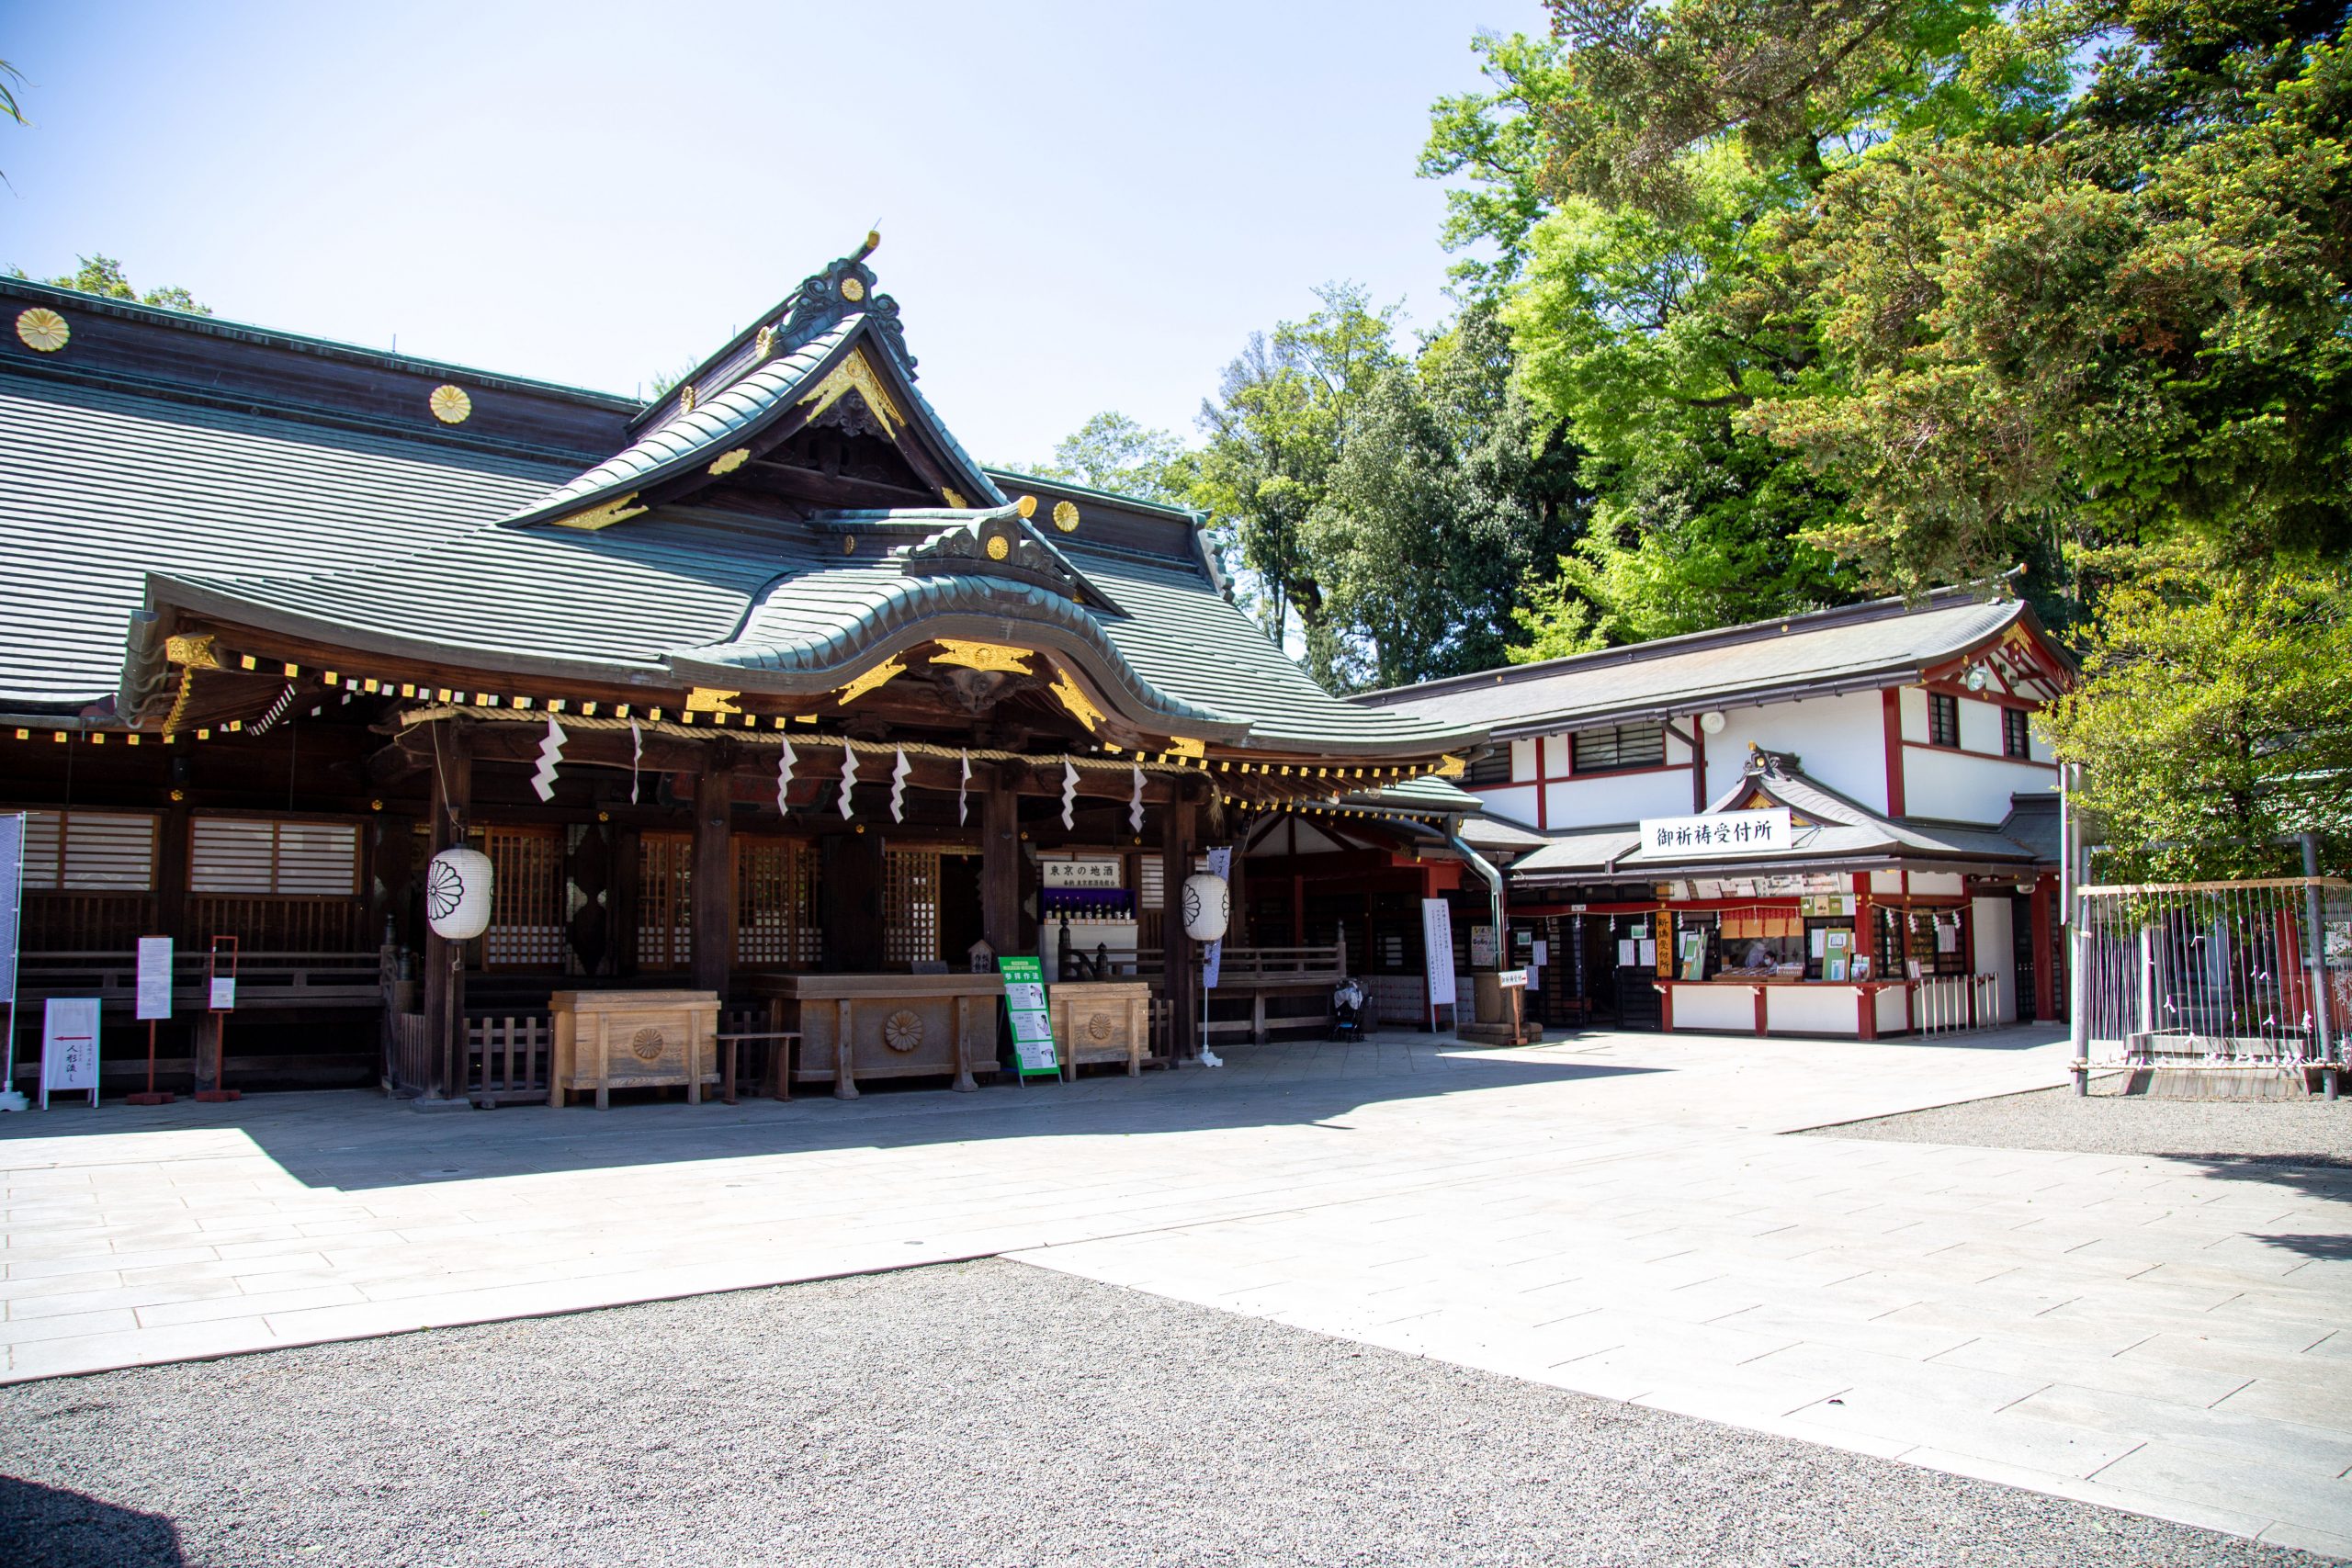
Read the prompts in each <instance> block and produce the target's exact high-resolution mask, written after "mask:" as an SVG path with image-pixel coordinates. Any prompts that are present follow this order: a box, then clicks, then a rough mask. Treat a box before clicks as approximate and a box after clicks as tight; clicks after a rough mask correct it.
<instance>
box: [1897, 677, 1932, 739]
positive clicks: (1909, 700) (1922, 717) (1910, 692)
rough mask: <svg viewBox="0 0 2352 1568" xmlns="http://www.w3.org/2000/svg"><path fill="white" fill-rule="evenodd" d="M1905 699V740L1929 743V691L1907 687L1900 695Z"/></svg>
mask: <svg viewBox="0 0 2352 1568" xmlns="http://www.w3.org/2000/svg"><path fill="white" fill-rule="evenodd" d="M1898 695H1900V696H1901V697H1902V699H1903V739H1905V740H1917V742H1919V743H1920V744H1921V745H1922V746H1924V745H1926V744H1927V743H1928V689H1927V688H1926V687H1925V686H1905V687H1904V688H1903V690H1902V691H1901V692H1900V693H1899V694H1898Z"/></svg>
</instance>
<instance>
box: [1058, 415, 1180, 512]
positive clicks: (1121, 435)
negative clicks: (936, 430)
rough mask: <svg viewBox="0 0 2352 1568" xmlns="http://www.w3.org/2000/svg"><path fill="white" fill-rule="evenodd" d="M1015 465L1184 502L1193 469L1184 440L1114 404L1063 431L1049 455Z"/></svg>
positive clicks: (1077, 481) (1096, 485)
mask: <svg viewBox="0 0 2352 1568" xmlns="http://www.w3.org/2000/svg"><path fill="white" fill-rule="evenodd" d="M1015 466H1016V467H1021V468H1023V471H1024V472H1027V473H1032V474H1035V475H1036V476H1037V477H1038V478H1039V479H1063V480H1066V481H1068V482H1069V483H1070V484H1078V485H1085V486H1086V487H1088V488H1089V489H1091V490H1103V491H1111V492H1113V493H1114V494H1116V495H1131V496H1134V497H1136V499H1137V500H1139V501H1156V502H1160V503H1161V504H1162V505H1166V506H1182V505H1183V504H1184V503H1185V492H1186V491H1187V489H1188V488H1189V486H1190V483H1191V480H1192V469H1193V465H1192V461H1191V457H1190V456H1189V454H1187V453H1186V452H1185V450H1184V444H1183V443H1182V441H1179V440H1178V439H1177V438H1176V437H1175V436H1174V435H1172V434H1170V433H1169V432H1167V431H1165V430H1147V429H1145V428H1144V427H1143V426H1142V425H1140V424H1137V423H1136V422H1135V421H1134V420H1132V419H1129V418H1128V417H1127V416H1126V415H1125V414H1123V413H1120V412H1118V411H1116V410H1115V409H1112V410H1105V411H1104V412H1102V413H1098V414H1096V415H1095V416H1094V417H1093V418H1091V419H1090V420H1088V421H1087V422H1086V423H1084V424H1081V425H1080V426H1079V427H1078V429H1077V430H1075V431H1073V432H1072V433H1071V434H1069V435H1066V436H1064V437H1063V438H1062V440H1061V441H1060V443H1059V444H1057V446H1055V447H1054V457H1053V461H1051V462H1049V463H1032V464H1027V465H1015Z"/></svg>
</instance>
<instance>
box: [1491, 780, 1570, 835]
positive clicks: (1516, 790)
mask: <svg viewBox="0 0 2352 1568" xmlns="http://www.w3.org/2000/svg"><path fill="white" fill-rule="evenodd" d="M1472 793H1474V794H1476V795H1477V796H1478V797H1479V798H1480V799H1481V800H1484V801H1485V802H1486V803H1487V810H1489V811H1491V812H1493V813H1494V814H1495V815H1496V816H1498V817H1500V818H1504V819H1505V820H1507V821H1511V822H1517V823H1520V824H1521V826H1524V827H1529V828H1532V827H1534V826H1535V786H1534V785H1533V784H1511V785H1508V786H1498V787H1492V788H1487V789H1480V790H1476V791H1473V792H1472ZM1553 826H1554V827H1557V826H1559V819H1558V818H1553Z"/></svg>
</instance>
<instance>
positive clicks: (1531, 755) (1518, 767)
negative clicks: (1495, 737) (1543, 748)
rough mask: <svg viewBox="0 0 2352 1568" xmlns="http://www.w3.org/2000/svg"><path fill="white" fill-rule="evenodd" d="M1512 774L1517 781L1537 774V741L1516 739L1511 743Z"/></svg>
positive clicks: (1513, 780)
mask: <svg viewBox="0 0 2352 1568" xmlns="http://www.w3.org/2000/svg"><path fill="white" fill-rule="evenodd" d="M1510 776H1511V779H1512V782H1514V783H1516V782H1518V781H1519V780H1521V779H1532V778H1533V777H1534V776H1535V742H1534V741H1532V740H1514V741H1512V742H1511V743H1510Z"/></svg>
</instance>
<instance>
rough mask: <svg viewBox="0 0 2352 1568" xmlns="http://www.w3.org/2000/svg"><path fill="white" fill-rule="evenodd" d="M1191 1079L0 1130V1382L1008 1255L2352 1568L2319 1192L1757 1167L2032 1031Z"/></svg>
mask: <svg viewBox="0 0 2352 1568" xmlns="http://www.w3.org/2000/svg"><path fill="white" fill-rule="evenodd" d="M1227 1055H1228V1061H1229V1062H1230V1064H1231V1065H1230V1066H1227V1067H1226V1068H1224V1069H1221V1070H1207V1069H1192V1070H1186V1071H1183V1072H1180V1073H1173V1074H1152V1075H1149V1076H1148V1077H1145V1078H1144V1079H1142V1080H1140V1081H1130V1080H1127V1079H1125V1078H1123V1077H1105V1078H1089V1079H1087V1080H1084V1081H1081V1082H1080V1083H1079V1084H1077V1085H1075V1086H1058V1085H1046V1086H1033V1087H1029V1088H1024V1089H1015V1088H1012V1087H998V1088H992V1089H987V1090H984V1091H983V1092H981V1093H979V1094H977V1095H953V1094H946V1093H933V1092H924V1093H885V1092H877V1093H873V1094H869V1095H868V1096H866V1097H865V1099H863V1100H858V1101H855V1102H854V1103H842V1102H836V1101H833V1100H830V1099H820V1100H799V1101H795V1102H794V1103H792V1104H790V1105H778V1104H775V1103H773V1102H768V1101H746V1102H745V1103H744V1104H742V1105H741V1106H738V1107H731V1108H730V1107H725V1106H704V1107H687V1106H684V1105H639V1106H633V1107H625V1108H618V1109H616V1110H614V1111H609V1112H605V1113H603V1114H599V1113H597V1112H595V1111H592V1110H585V1109H571V1110H566V1111H548V1110H544V1109H513V1110H506V1111H496V1112H488V1113H479V1114H458V1115H444V1116H423V1115H419V1114H416V1113H414V1112H413V1111H408V1110H406V1109H404V1108H402V1107H401V1106H399V1105H396V1104H392V1103H389V1102H386V1101H384V1100H379V1099H376V1098H374V1097H372V1096H368V1095H361V1094H303V1095H281V1096H268V1097H255V1098H254V1099H252V1100H245V1101H243V1102H241V1103H239V1104H236V1105H230V1106H219V1107H214V1106H195V1105H191V1104H180V1105H175V1106H169V1107H163V1108H158V1109H153V1110H140V1109H132V1108H129V1107H119V1106H114V1107H107V1108H105V1109H102V1110H101V1111H96V1112H90V1111H81V1110H75V1109H60V1110H56V1111H51V1112H49V1113H48V1114H47V1115H45V1116H32V1115H28V1116H21V1117H13V1118H6V1119H0V1183H5V1188H4V1189H0V1205H4V1206H0V1241H5V1243H6V1246H5V1247H0V1259H5V1263H0V1267H4V1268H5V1271H6V1272H5V1277H4V1278H0V1300H5V1303H6V1317H5V1320H0V1345H5V1348H6V1357H7V1361H6V1369H5V1372H0V1376H5V1377H6V1378H7V1379H10V1380H22V1379H28V1378H36V1377H43V1376H50V1375H55V1374H60V1373H68V1372H75V1371H94V1370H97V1369H101V1368H107V1367H117V1366H124V1365H132V1364H139V1363H143V1362H152V1361H160V1360H173V1359H187V1358H192V1357H203V1356H213V1355H220V1354H224V1353H230V1352H235V1351H243V1350H252V1349H260V1348H271V1347H277V1346H284V1345H290V1344H300V1343H307V1342H314V1341H319V1340H323V1339H335V1338H345V1337H357V1336H364V1335H372V1334H383V1333H391V1332H398V1331H401V1330H405V1329H410V1328H416V1327H422V1326H428V1325H445V1324H454V1323H464V1322H480V1321H487V1320H493V1319H498V1318H504V1317H513V1316H519V1315H526V1314H545V1313H555V1312H566V1311H572V1310H578V1309H582V1308H587V1307H594V1306H603V1305H609V1304H613V1303H620V1302H629V1301H641V1300H649V1299H655V1298H661V1297H669V1296H679V1295H687V1294H693V1293H695V1292H707V1291H718V1290H729V1289H736V1288H740V1287H744V1286H751V1285H759V1284H770V1283H778V1282H783V1281H786V1280H799V1279H809V1278H816V1277H820V1276H825V1275H832V1274H841V1273H846V1272H852V1271H857V1270H864V1269H885V1268H895V1267H900V1266H904V1265H908V1264H914V1263H928V1262H935V1261H940V1260H943V1259H947V1258H967V1257H977V1256H984V1255H990V1254H999V1253H1001V1254H1007V1255H1010V1256H1013V1257H1016V1258H1021V1259H1022V1260H1023V1261H1027V1262H1031V1263H1035V1264H1039V1265H1043V1266H1045V1267H1047V1268H1052V1269H1061V1270H1065V1271H1067V1272H1069V1273H1073V1274H1078V1275H1082V1276H1085V1277H1087V1278H1091V1279H1095V1280H1103V1281H1107V1282H1110V1283H1114V1284H1118V1285H1123V1286H1127V1287H1131V1288H1136V1289H1139V1290H1144V1291H1148V1292H1155V1293H1158V1294H1160V1295H1164V1296H1169V1297H1172V1298H1177V1299H1181V1300H1186V1301H1193V1302H1199V1303H1206V1304H1210V1305H1214V1306H1217V1307H1221V1308H1224V1309H1227V1310H1229V1311H1234V1312H1239V1313H1245V1314H1257V1315H1261V1316H1264V1317H1269V1318H1273V1319H1278V1320H1280V1321H1283V1322H1286V1323H1291V1324H1295V1325H1300V1326H1304V1327H1306V1328H1311V1329H1315V1330H1318V1331H1321V1332H1325V1333H1329V1334H1334V1335H1339V1336H1341V1337H1350V1338H1354V1339H1358V1340H1361V1341H1364V1342H1367V1343H1373V1344H1378V1345H1383V1346H1387V1347H1391V1348H1399V1349H1405V1350H1408V1351H1414V1352H1418V1353H1421V1354H1425V1355H1429V1356H1432V1357H1436V1358H1441V1359H1447V1360H1450V1361H1455V1362H1460V1363H1464V1364H1467V1365H1473V1366H1477V1367H1482V1368H1487V1369H1489V1370H1492V1371H1501V1372H1505V1373H1509V1374H1511V1375H1515V1376H1519V1377H1523V1378H1528V1379H1532V1380H1534V1381H1539V1382H1550V1383H1555V1384H1558V1385H1561V1386H1565V1387H1569V1388H1575V1389H1578V1390H1581V1391H1584V1392H1587V1393H1599V1394H1603V1395H1608V1396H1612V1397H1616V1398H1621V1399H1628V1400H1634V1401H1636V1402H1639V1403H1642V1404H1651V1405H1657V1406H1660V1407H1663V1408H1668V1409H1672V1410H1677V1411H1680V1412H1683V1413H1686V1414H1690V1415H1695V1416H1705V1417H1709V1418H1713V1419H1717V1420H1723V1421H1729V1422H1735V1423H1737V1424H1740V1425H1744V1426H1747V1427H1756V1428H1760V1429H1764V1430H1769V1431H1773V1432H1777V1433H1781V1434H1783V1435H1786V1436H1792V1437H1798V1438H1808V1439H1812V1440H1815V1441H1819V1442H1823V1443H1827V1444H1832V1445H1835V1446H1838V1447H1841V1448H1846V1449H1850V1450H1860V1451H1865V1452H1871V1453H1876V1454H1883V1455H1886V1456H1890V1457H1896V1458H1901V1459H1903V1460H1905V1461H1911V1462H1915V1463H1918V1464H1923V1465H1928V1466H1931V1467H1934V1468H1939V1469H1942V1470H1946V1471H1950V1472H1959V1473H1963V1474H1969V1475H1973V1476H1979V1477H1983V1478H1985V1479H1991V1480H1996V1481H2005V1482H2010V1483H2017V1484H2020V1485H2026V1486H2031V1487H2035V1488H2038V1489H2041V1490H2043V1491H2046V1492H2051V1493H2055V1494H2059V1495H2066V1496H2071V1497H2077V1498H2082V1499H2086V1500H2089V1501H2095V1502H2101V1503H2108V1504H2111V1505H2113V1506H2120V1507H2126V1508H2131V1509H2136V1510H2139V1511H2142V1512H2147V1513H2153V1514H2157V1515H2161V1516H2163V1517H2170V1518H2177V1519H2181V1520H2185V1521H2188V1522H2191V1523H2197V1524H2203V1525H2208V1526H2211V1527H2214V1528H2219V1529H2227V1530H2231V1531H2233V1532H2236V1533H2239V1534H2243V1535H2247V1536H2255V1537H2258V1538H2259V1539H2262V1540H2271V1541H2277V1542H2279V1543H2281V1544H2288V1545H2299V1546H2304V1547H2308V1548H2310V1549H2312V1550H2314V1551H2325V1552H2332V1553H2335V1554H2338V1555H2345V1556H2352V1479H2347V1475H2352V1329H2346V1331H2345V1332H2343V1333H2338V1332H2336V1326H2337V1325H2338V1323H2339V1322H2341V1321H2342V1320H2343V1318H2344V1316H2345V1312H2346V1306H2347V1305H2352V1223H2347V1222H2352V1172H2346V1171H2343V1170H2314V1169H2308V1168H2299V1167H2291V1166H2271V1167H2262V1168H2250V1167H2245V1166H2241V1165H2224V1164H2215V1163H2207V1162H2200V1161H2195V1160H2188V1159H2179V1158H2165V1157H2159V1156H2116V1155H2097V1156H2086V1155H2075V1154H2067V1153H2063V1152H2048V1151H2026V1150H2007V1149H1985V1148H1981V1147H1978V1148H1957V1147H1948V1146H1943V1145H1931V1144H1892V1143H1890V1144H1866V1143H1858V1142H1852V1141H1847V1140H1840V1139H1826V1138H1799V1137H1786V1136H1781V1135H1780V1134H1785V1133H1789V1132H1792V1131H1796V1130H1800V1129H1803V1128H1806V1127H1812V1126H1817V1125H1821V1124H1824V1123H1828V1122H1841V1121H1848V1120H1854V1119H1859V1118H1862V1117H1868V1116H1879V1115H1886V1114H1891V1113H1894V1112H1897V1111H1905V1110H1910V1109H1916V1108H1918V1107H1923V1106H1928V1105H1936V1104H1942V1103H1948V1102H1951V1101H1953V1100H1964V1099H1973V1098H1977V1097H1981V1096H1985V1095H1992V1094H2004V1093H2010V1092H2015V1091H2018V1090H2021V1089H2033V1088H2040V1087H2044V1086H2047V1085H2050V1084H2052V1083H2056V1082H2058V1081H2061V1080H2062V1079H2063V1077H2064V1055H2065V1053H2064V1045H2063V1044H2062V1043H2058V1042H2055V1041H2053V1040H2052V1039H2050V1038H2049V1037H2048V1036H2046V1035H2036V1034H2030V1033H2024V1032H2014V1033H2010V1034H2006V1035H1995V1036H1979V1037H1962V1038H1961V1039H1958V1040H1954V1041H1943V1042H1938V1043H1932V1044H1926V1043H1894V1044H1877V1045H1861V1044H1857V1043H1838V1042H1827V1041H1770V1042H1758V1041H1747V1040H1713V1039H1701V1038H1693V1037H1688V1036H1682V1037H1659V1036H1644V1035H1621V1034H1600V1033H1593V1034H1583V1035H1577V1036H1574V1037H1570V1038H1568V1039H1565V1040H1558V1041H1555V1042H1553V1043H1548V1044H1545V1045H1543V1046H1540V1047H1534V1048H1530V1049H1525V1050H1519V1051H1480V1050H1473V1049H1468V1048H1465V1047H1462V1046H1459V1045H1457V1044H1455V1043H1453V1042H1451V1041H1444V1040H1440V1041H1435V1042H1432V1041H1430V1040H1429V1039H1427V1038H1424V1037H1406V1036H1389V1037H1385V1038H1383V1039H1381V1040H1378V1041H1375V1042H1374V1043H1370V1044H1366V1045H1360V1046H1352V1047H1343V1046H1330V1045H1303V1046H1293V1047H1280V1048H1261V1049H1241V1048H1237V1049H1235V1050H1233V1051H1231V1052H1229V1053H1228V1054H1227ZM2347 1110H2352V1108H2347Z"/></svg>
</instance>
